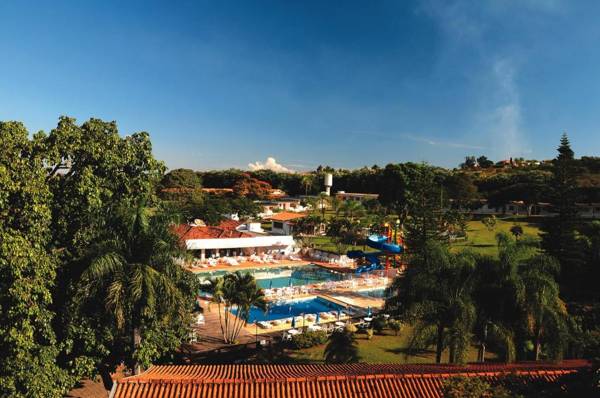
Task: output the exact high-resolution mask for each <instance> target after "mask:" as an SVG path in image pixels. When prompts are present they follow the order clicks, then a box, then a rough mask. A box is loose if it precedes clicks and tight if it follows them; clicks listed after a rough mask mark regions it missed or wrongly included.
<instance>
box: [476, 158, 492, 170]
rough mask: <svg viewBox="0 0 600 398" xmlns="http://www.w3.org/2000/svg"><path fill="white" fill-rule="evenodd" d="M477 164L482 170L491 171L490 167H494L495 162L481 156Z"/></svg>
mask: <svg viewBox="0 0 600 398" xmlns="http://www.w3.org/2000/svg"><path fill="white" fill-rule="evenodd" d="M477 164H478V165H479V167H481V168H482V169H489V168H490V167H492V166H494V162H493V161H492V160H489V159H488V158H487V157H486V156H484V155H481V156H480V157H478V158H477Z"/></svg>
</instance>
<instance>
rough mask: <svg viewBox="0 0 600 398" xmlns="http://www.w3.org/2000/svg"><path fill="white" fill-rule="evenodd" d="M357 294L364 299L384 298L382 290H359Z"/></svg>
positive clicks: (383, 290)
mask: <svg viewBox="0 0 600 398" xmlns="http://www.w3.org/2000/svg"><path fill="white" fill-rule="evenodd" d="M357 293H358V294H360V295H361V296H365V297H373V298H386V295H385V289H384V288H376V289H365V290H359V291H358V292H357Z"/></svg>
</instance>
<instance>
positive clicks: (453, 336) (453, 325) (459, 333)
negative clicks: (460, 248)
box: [386, 241, 475, 363]
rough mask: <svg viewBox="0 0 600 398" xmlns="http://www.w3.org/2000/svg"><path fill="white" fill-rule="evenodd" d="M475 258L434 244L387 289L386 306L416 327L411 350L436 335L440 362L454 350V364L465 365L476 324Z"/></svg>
mask: <svg viewBox="0 0 600 398" xmlns="http://www.w3.org/2000/svg"><path fill="white" fill-rule="evenodd" d="M474 270H475V260H474V257H473V255H472V254H471V253H469V252H461V253H458V254H453V253H450V251H449V250H448V247H446V246H443V245H441V244H440V243H438V242H435V241H429V242H427V244H426V245H425V250H424V251H423V255H422V256H416V257H415V258H413V260H412V262H411V264H410V265H409V267H408V268H407V270H406V272H405V273H404V274H403V275H401V276H399V277H397V278H396V279H395V280H394V282H393V283H392V285H391V286H390V288H388V293H393V294H386V295H388V297H389V298H388V299H387V300H386V308H387V310H388V311H390V312H395V313H396V314H397V315H399V316H400V318H401V319H402V320H403V321H405V322H407V323H410V324H412V325H413V326H414V329H413V336H412V338H411V343H410V344H409V348H411V349H412V348H416V347H417V346H418V345H420V344H421V342H422V341H424V340H425V336H426V335H432V334H433V335H435V345H436V362H437V363H441V360H442V352H443V350H444V348H445V347H446V346H448V347H449V348H450V362H452V363H458V362H463V361H464V359H465V353H466V350H467V348H468V343H469V339H470V337H471V330H472V327H473V324H474V321H475V305H474V303H473V300H472V295H471V292H472V290H473V284H474V281H475V280H474V275H475V273H474Z"/></svg>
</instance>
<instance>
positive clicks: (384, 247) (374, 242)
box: [367, 235, 403, 254]
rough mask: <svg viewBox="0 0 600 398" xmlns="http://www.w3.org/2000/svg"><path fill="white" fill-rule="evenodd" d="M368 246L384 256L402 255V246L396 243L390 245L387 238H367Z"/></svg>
mask: <svg viewBox="0 0 600 398" xmlns="http://www.w3.org/2000/svg"><path fill="white" fill-rule="evenodd" d="M367 246H369V247H372V248H373V249H377V250H381V251H382V252H384V254H400V253H402V249H403V248H402V246H400V245H396V244H394V243H388V241H387V237H385V236H383V235H371V236H369V237H368V238H367Z"/></svg>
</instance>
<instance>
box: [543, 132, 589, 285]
mask: <svg viewBox="0 0 600 398" xmlns="http://www.w3.org/2000/svg"><path fill="white" fill-rule="evenodd" d="M577 175H578V170H577V163H576V161H575V156H574V153H573V150H572V149H571V145H570V143H569V139H568V137H567V135H566V134H563V136H562V138H561V140H560V146H559V147H558V155H557V157H556V158H555V159H554V161H553V168H552V179H551V182H550V190H551V202H552V206H553V208H554V211H556V212H557V215H556V216H555V217H551V218H549V219H548V220H547V221H546V222H545V223H544V225H543V226H542V231H543V233H542V248H543V249H544V251H545V252H546V253H548V254H550V255H552V256H554V257H555V258H556V259H558V261H559V262H560V265H561V275H560V281H561V284H562V285H563V288H564V289H565V292H566V293H567V294H569V295H574V294H576V289H577V287H576V284H577V281H578V278H579V277H580V276H581V274H582V272H581V268H582V266H583V259H582V256H581V254H582V251H581V250H580V245H579V242H578V241H577V231H576V229H577V225H578V223H579V221H578V218H577V206H576V200H577Z"/></svg>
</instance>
